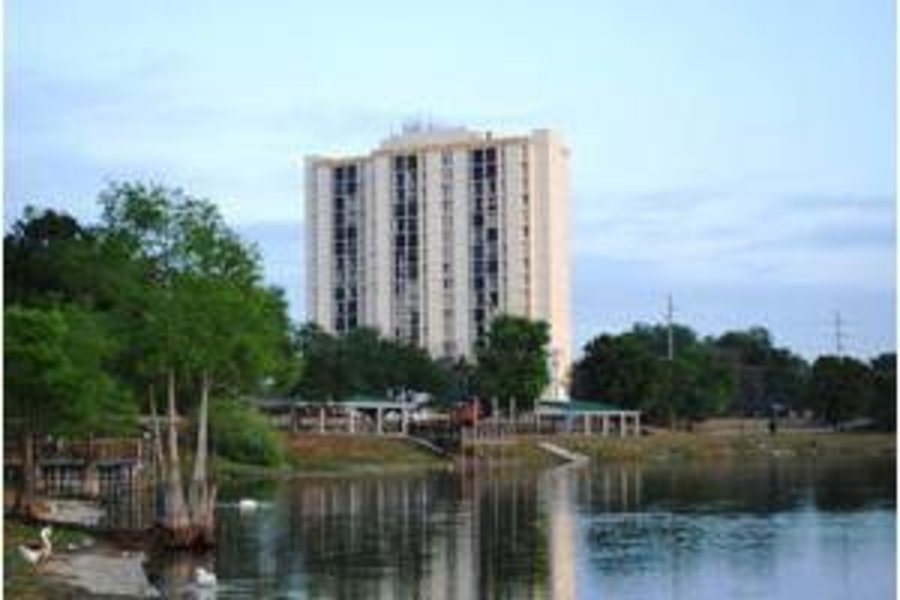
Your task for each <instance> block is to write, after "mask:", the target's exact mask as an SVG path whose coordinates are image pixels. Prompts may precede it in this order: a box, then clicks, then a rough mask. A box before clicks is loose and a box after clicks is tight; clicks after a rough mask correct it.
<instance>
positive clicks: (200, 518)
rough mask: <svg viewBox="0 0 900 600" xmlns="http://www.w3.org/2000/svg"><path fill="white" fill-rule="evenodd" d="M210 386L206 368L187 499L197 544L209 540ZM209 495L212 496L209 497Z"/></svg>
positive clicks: (211, 536) (211, 539)
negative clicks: (195, 451)
mask: <svg viewBox="0 0 900 600" xmlns="http://www.w3.org/2000/svg"><path fill="white" fill-rule="evenodd" d="M211 386H212V383H211V381H210V377H209V372H208V371H203V375H202V379H201V383H200V415H199V424H198V426H197V454H196V455H195V457H194V474H193V477H192V478H191V487H190V491H189V501H190V505H191V515H192V521H193V524H194V528H195V532H196V535H197V540H196V543H197V544H198V545H211V544H212V543H213V533H214V520H213V505H214V500H215V499H214V496H215V493H214V492H213V493H211V491H210V486H209V485H208V481H207V455H208V449H209V448H208V446H209V390H210V387H211ZM211 498H212V499H211Z"/></svg>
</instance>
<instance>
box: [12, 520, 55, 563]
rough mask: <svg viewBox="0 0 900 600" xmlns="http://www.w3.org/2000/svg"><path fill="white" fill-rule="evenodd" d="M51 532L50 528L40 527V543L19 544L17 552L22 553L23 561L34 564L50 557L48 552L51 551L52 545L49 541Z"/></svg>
mask: <svg viewBox="0 0 900 600" xmlns="http://www.w3.org/2000/svg"><path fill="white" fill-rule="evenodd" d="M51 533H52V529H50V528H49V527H44V528H43V529H41V543H40V544H27V545H24V546H19V554H21V555H22V558H23V559H24V560H25V562H27V563H29V564H32V565H36V564H38V563H41V562H43V561H45V560H47V559H48V558H50V554H51V553H52V552H53V545H52V544H51V543H50V534H51Z"/></svg>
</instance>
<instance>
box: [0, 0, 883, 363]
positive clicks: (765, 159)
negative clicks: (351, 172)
mask: <svg viewBox="0 0 900 600" xmlns="http://www.w3.org/2000/svg"><path fill="white" fill-rule="evenodd" d="M486 4H488V3H482V2H469V1H461V0H458V1H455V2H444V3H424V2H389V1H385V2H362V1H360V2H328V3H326V2H289V1H285V2H267V3H238V2H234V3H225V2H190V3H184V2H161V1H160V2H153V3H140V4H135V3H124V2H107V1H93V2H90V3H71V2H62V1H58V2H49V1H39V0H31V1H29V2H16V3H9V4H8V5H7V6H6V14H5V17H6V22H5V30H6V31H5V34H6V35H5V52H4V56H5V61H4V69H5V86H6V87H5V107H4V117H5V128H4V150H5V152H4V168H5V187H4V207H5V222H6V223H7V224H8V223H10V222H11V220H13V219H14V218H15V217H16V216H17V215H18V214H19V213H20V211H21V208H22V207H23V206H24V205H25V204H27V203H34V204H39V205H52V206H57V207H65V208H67V209H68V210H70V211H71V212H72V213H73V214H75V215H77V216H79V217H81V218H84V219H93V218H95V217H96V215H97V209H96V201H95V198H96V194H97V192H98V191H99V190H100V189H101V188H102V187H103V186H104V183H105V182H106V181H109V180H123V179H144V180H155V181H160V182H164V183H167V184H170V185H178V186H181V187H183V188H185V189H186V190H188V191H189V192H191V193H194V194H196V195H200V196H205V197H208V198H211V199H213V200H215V201H216V202H217V203H218V204H219V205H220V207H221V209H222V211H223V213H224V214H225V216H226V218H228V219H229V221H230V222H231V223H233V224H235V225H236V226H237V227H238V228H239V229H240V230H241V231H242V232H244V234H245V235H247V236H248V237H249V238H251V239H254V240H256V241H257V242H258V243H259V244H260V246H261V248H262V250H263V252H264V254H265V259H266V268H267V274H268V276H269V278H270V280H271V281H272V282H273V283H276V284H279V285H281V286H283V287H285V288H286V289H287V291H288V295H289V298H290V299H291V301H292V314H293V315H294V317H295V318H296V319H301V318H302V316H303V307H302V244H301V240H302V235H303V232H302V220H303V215H302V173H301V171H300V169H299V168H298V167H297V159H298V158H299V157H302V156H303V155H304V154H308V153H314V152H356V151H364V150H366V149H368V148H369V147H371V146H373V145H375V144H376V143H377V142H378V141H379V140H380V139H381V138H382V137H384V136H385V135H386V134H388V133H390V131H391V130H392V129H397V128H398V127H399V126H400V124H401V123H402V122H403V121H404V120H406V119H408V118H411V117H424V118H430V119H433V120H434V121H435V122H437V123H445V124H452V125H465V126H469V127H472V128H489V129H493V130H496V131H509V132H519V131H527V130H528V129H531V128H533V127H544V126H550V127H554V128H558V129H559V130H560V131H561V132H562V133H563V135H564V136H565V138H566V140H567V142H568V144H569V146H570V148H571V150H572V156H571V189H572V198H571V202H572V215H573V224H572V225H573V226H572V230H573V239H572V254H573V256H572V260H573V265H574V274H575V277H574V281H573V314H574V317H575V318H574V322H575V323H576V331H575V337H576V343H577V345H578V346H579V347H580V346H581V345H582V344H583V343H584V342H585V341H586V340H587V339H588V338H589V337H591V336H592V335H594V334H597V333H600V332H603V331H621V330H623V329H626V328H628V327H629V326H630V325H631V324H632V323H633V322H635V321H655V320H659V319H660V318H661V316H662V312H663V310H664V305H665V296H666V294H667V293H672V294H673V295H674V296H675V304H676V313H677V314H676V317H677V318H678V319H679V320H680V321H683V322H686V323H688V324H690V325H692V326H693V327H695V328H696V329H698V330H699V331H700V332H701V333H703V334H716V333H719V332H721V331H723V330H725V329H729V328H742V327H747V326H750V325H754V324H765V325H768V326H769V327H770V329H771V331H772V332H773V334H774V336H775V339H776V342H778V343H781V344H785V345H789V346H791V347H792V348H794V349H796V350H797V351H799V352H801V353H803V354H804V355H806V356H808V357H812V356H815V355H817V354H819V353H823V352H827V351H830V350H831V349H833V327H832V322H833V319H834V313H835V311H837V310H840V311H841V313H842V316H843V318H844V320H845V322H846V334H847V340H846V345H847V348H848V350H849V351H850V352H852V353H855V354H858V355H861V356H869V355H872V354H874V353H877V352H879V351H881V350H885V349H888V348H892V347H893V346H894V344H895V323H896V301H895V288H896V254H895V244H896V227H895V222H896V217H895V215H896V209H895V188H894V184H895V179H894V169H895V161H896V155H895V131H896V126H895V119H896V114H895V71H896V65H895V51H894V44H895V33H894V27H895V25H894V23H895V15H894V3H893V2H892V1H890V0H859V1H853V2H851V1H849V0H841V1H830V0H791V1H790V2H784V1H783V0H782V1H777V0H740V1H739V0H734V1H730V2H721V1H717V0H705V1H701V0H658V1H655V2H654V1H649V0H648V1H644V2H626V1H625V0H619V1H615V2H612V1H591V2H569V1H564V0H558V1H555V2H536V3H528V2H521V1H520V2H492V3H490V6H486Z"/></svg>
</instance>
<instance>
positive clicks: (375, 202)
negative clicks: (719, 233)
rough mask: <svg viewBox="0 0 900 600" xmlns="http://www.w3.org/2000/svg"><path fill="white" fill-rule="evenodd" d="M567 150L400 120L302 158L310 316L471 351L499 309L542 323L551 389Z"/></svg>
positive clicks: (548, 138) (547, 139)
mask: <svg viewBox="0 0 900 600" xmlns="http://www.w3.org/2000/svg"><path fill="white" fill-rule="evenodd" d="M567 162H568V149H567V148H566V147H565V145H564V144H563V142H562V140H561V138H560V137H559V136H558V135H557V134H556V133H554V132H552V131H550V130H546V129H539V130H535V131H533V132H532V133H531V134H530V135H523V136H494V135H492V134H491V133H489V132H485V133H479V132H473V131H469V130H465V129H441V130H434V129H427V130H426V129H422V128H405V129H404V131H403V133H401V134H399V135H395V136H392V137H389V138H388V139H386V140H384V141H383V142H382V143H381V145H380V146H379V147H378V148H376V149H375V150H373V151H372V152H370V153H369V154H366V155H362V156H344V157H324V156H311V157H308V158H307V159H306V166H305V171H306V173H305V176H306V179H305V185H306V223H307V228H306V260H307V265H306V279H307V281H306V294H307V315H308V318H309V319H310V320H312V321H315V322H316V323H318V324H319V325H321V326H322V327H323V328H324V329H325V330H327V331H330V332H332V333H342V332H345V331H347V330H349V329H351V328H353V327H355V326H359V325H366V326H372V327H375V328H377V329H378V330H380V331H381V333H382V334H384V335H391V336H394V337H396V338H399V339H403V340H407V341H410V342H413V343H416V344H418V345H420V346H422V347H424V348H427V349H428V350H429V352H430V353H431V354H432V355H433V356H460V355H466V356H471V355H472V352H473V349H474V346H475V342H476V340H477V339H478V337H479V336H480V335H481V334H482V333H483V332H485V331H486V330H487V329H488V327H489V325H490V321H491V319H492V318H493V317H494V316H495V315H498V314H503V313H506V314H513V315H521V316H526V317H529V318H533V319H543V320H545V321H547V322H548V323H549V324H550V332H551V371H552V373H553V376H552V378H553V381H554V385H553V386H552V389H551V390H550V391H549V395H552V396H554V397H562V396H563V395H564V382H565V377H566V372H567V371H568V368H569V364H570V360H571V334H570V321H569V319H570V316H569V310H570V307H569V252H568V245H569V244H568V239H569V237H568V172H567Z"/></svg>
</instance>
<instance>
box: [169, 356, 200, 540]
mask: <svg viewBox="0 0 900 600" xmlns="http://www.w3.org/2000/svg"><path fill="white" fill-rule="evenodd" d="M168 401H169V407H168V409H169V422H168V429H169V465H168V468H167V469H166V471H167V472H166V495H165V515H164V517H163V524H162V525H163V528H164V529H165V530H166V534H167V536H168V540H167V542H168V545H170V546H177V547H184V546H189V545H191V543H192V542H193V533H192V530H191V521H190V515H189V514H188V509H187V504H186V503H185V500H184V489H183V488H182V486H181V467H180V465H179V458H178V432H177V431H176V429H175V418H176V416H177V415H176V412H175V372H174V370H173V369H169V372H168Z"/></svg>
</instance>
